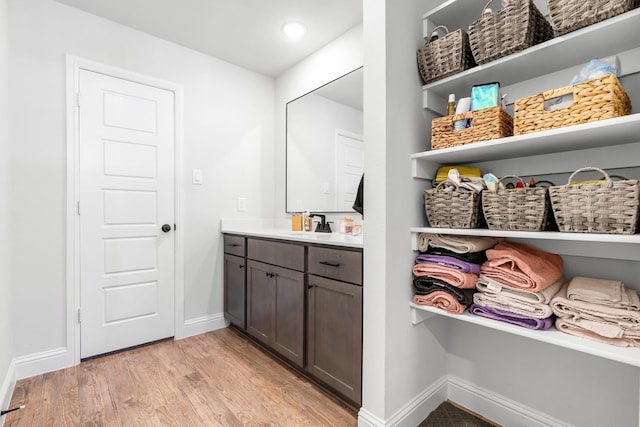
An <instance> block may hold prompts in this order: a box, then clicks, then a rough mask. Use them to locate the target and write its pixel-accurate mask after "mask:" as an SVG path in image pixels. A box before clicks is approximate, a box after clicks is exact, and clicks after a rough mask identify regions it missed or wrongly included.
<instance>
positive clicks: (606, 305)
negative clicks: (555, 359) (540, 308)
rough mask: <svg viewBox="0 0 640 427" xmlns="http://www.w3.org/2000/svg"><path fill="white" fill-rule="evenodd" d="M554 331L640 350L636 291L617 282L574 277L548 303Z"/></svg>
mask: <svg viewBox="0 0 640 427" xmlns="http://www.w3.org/2000/svg"><path fill="white" fill-rule="evenodd" d="M551 308H552V309H553V312H554V313H555V314H556V316H558V318H557V320H556V328H558V330H560V331H562V332H566V333H568V334H571V335H577V336H580V337H583V338H589V339H592V340H595V341H600V342H603V343H607V344H613V345H617V346H620V347H640V299H639V298H638V292H636V291H635V290H633V289H629V288H627V287H625V285H624V284H623V283H622V282H620V281H617V280H603V279H594V278H590V277H574V278H573V279H571V281H570V282H569V283H567V284H565V285H564V286H562V288H561V289H560V291H559V292H558V294H557V295H556V296H554V297H553V299H552V300H551Z"/></svg>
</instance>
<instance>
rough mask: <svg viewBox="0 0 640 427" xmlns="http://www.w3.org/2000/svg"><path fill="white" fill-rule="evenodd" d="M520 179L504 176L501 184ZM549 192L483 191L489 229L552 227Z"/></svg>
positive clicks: (538, 189) (534, 189)
mask: <svg viewBox="0 0 640 427" xmlns="http://www.w3.org/2000/svg"><path fill="white" fill-rule="evenodd" d="M507 178H517V179H518V180H520V182H521V183H522V184H524V181H522V178H520V177H518V176H512V175H508V176H503V177H502V178H500V181H502V180H504V179H507ZM550 205H551V202H550V200H549V192H548V191H547V189H546V188H545V187H525V186H524V185H523V188H512V189H509V188H506V189H502V190H498V191H496V192H493V191H489V190H484V191H483V192H482V212H483V213H484V218H485V220H486V221H487V225H488V226H489V229H492V230H519V231H543V230H547V229H549V228H550V226H551V222H550V221H549V220H550V215H549V214H550V210H551V208H550Z"/></svg>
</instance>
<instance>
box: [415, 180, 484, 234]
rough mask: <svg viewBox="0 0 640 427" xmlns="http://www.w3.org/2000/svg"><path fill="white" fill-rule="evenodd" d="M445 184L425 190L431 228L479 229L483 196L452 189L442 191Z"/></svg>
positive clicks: (425, 203) (425, 205) (426, 210)
mask: <svg viewBox="0 0 640 427" xmlns="http://www.w3.org/2000/svg"><path fill="white" fill-rule="evenodd" d="M445 182H446V181H445ZM445 182H441V183H440V184H438V186H437V187H436V188H435V189H431V190H424V208H425V212H426V214H427V219H428V220H429V224H430V225H431V227H437V228H478V226H479V225H480V224H481V222H482V219H483V218H482V208H481V205H480V200H481V194H480V193H476V192H474V191H463V190H460V189H457V188H456V189H453V188H451V187H449V188H446V189H445V190H443V191H441V188H442V187H443V185H444V184H445Z"/></svg>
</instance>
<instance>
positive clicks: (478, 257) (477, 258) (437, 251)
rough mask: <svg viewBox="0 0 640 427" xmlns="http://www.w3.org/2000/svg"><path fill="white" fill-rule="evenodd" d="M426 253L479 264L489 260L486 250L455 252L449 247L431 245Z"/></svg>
mask: <svg viewBox="0 0 640 427" xmlns="http://www.w3.org/2000/svg"><path fill="white" fill-rule="evenodd" d="M426 253H427V254H429V255H441V256H448V257H451V258H456V259H459V260H461V261H466V262H470V263H472V264H478V265H480V264H482V263H483V262H485V261H486V260H487V256H486V255H485V253H484V251H480V252H468V253H463V254H459V253H458V252H454V251H451V250H449V249H445V248H434V247H432V246H429V247H428V248H427V251H426Z"/></svg>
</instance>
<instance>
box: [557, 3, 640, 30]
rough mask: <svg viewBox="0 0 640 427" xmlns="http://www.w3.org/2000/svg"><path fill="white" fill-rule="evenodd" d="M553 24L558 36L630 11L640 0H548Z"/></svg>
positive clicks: (639, 4) (638, 4)
mask: <svg viewBox="0 0 640 427" xmlns="http://www.w3.org/2000/svg"><path fill="white" fill-rule="evenodd" d="M547 5H548V8H549V17H550V18H551V25H552V26H553V31H554V33H555V35H556V36H561V35H563V34H567V33H569V32H571V31H575V30H579V29H580V28H583V27H586V26H588V25H592V24H595V23H597V22H600V21H604V20H605V19H609V18H613V17H614V16H616V15H620V14H621V13H625V12H628V11H630V10H631V9H635V8H636V7H638V6H640V0H547Z"/></svg>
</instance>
